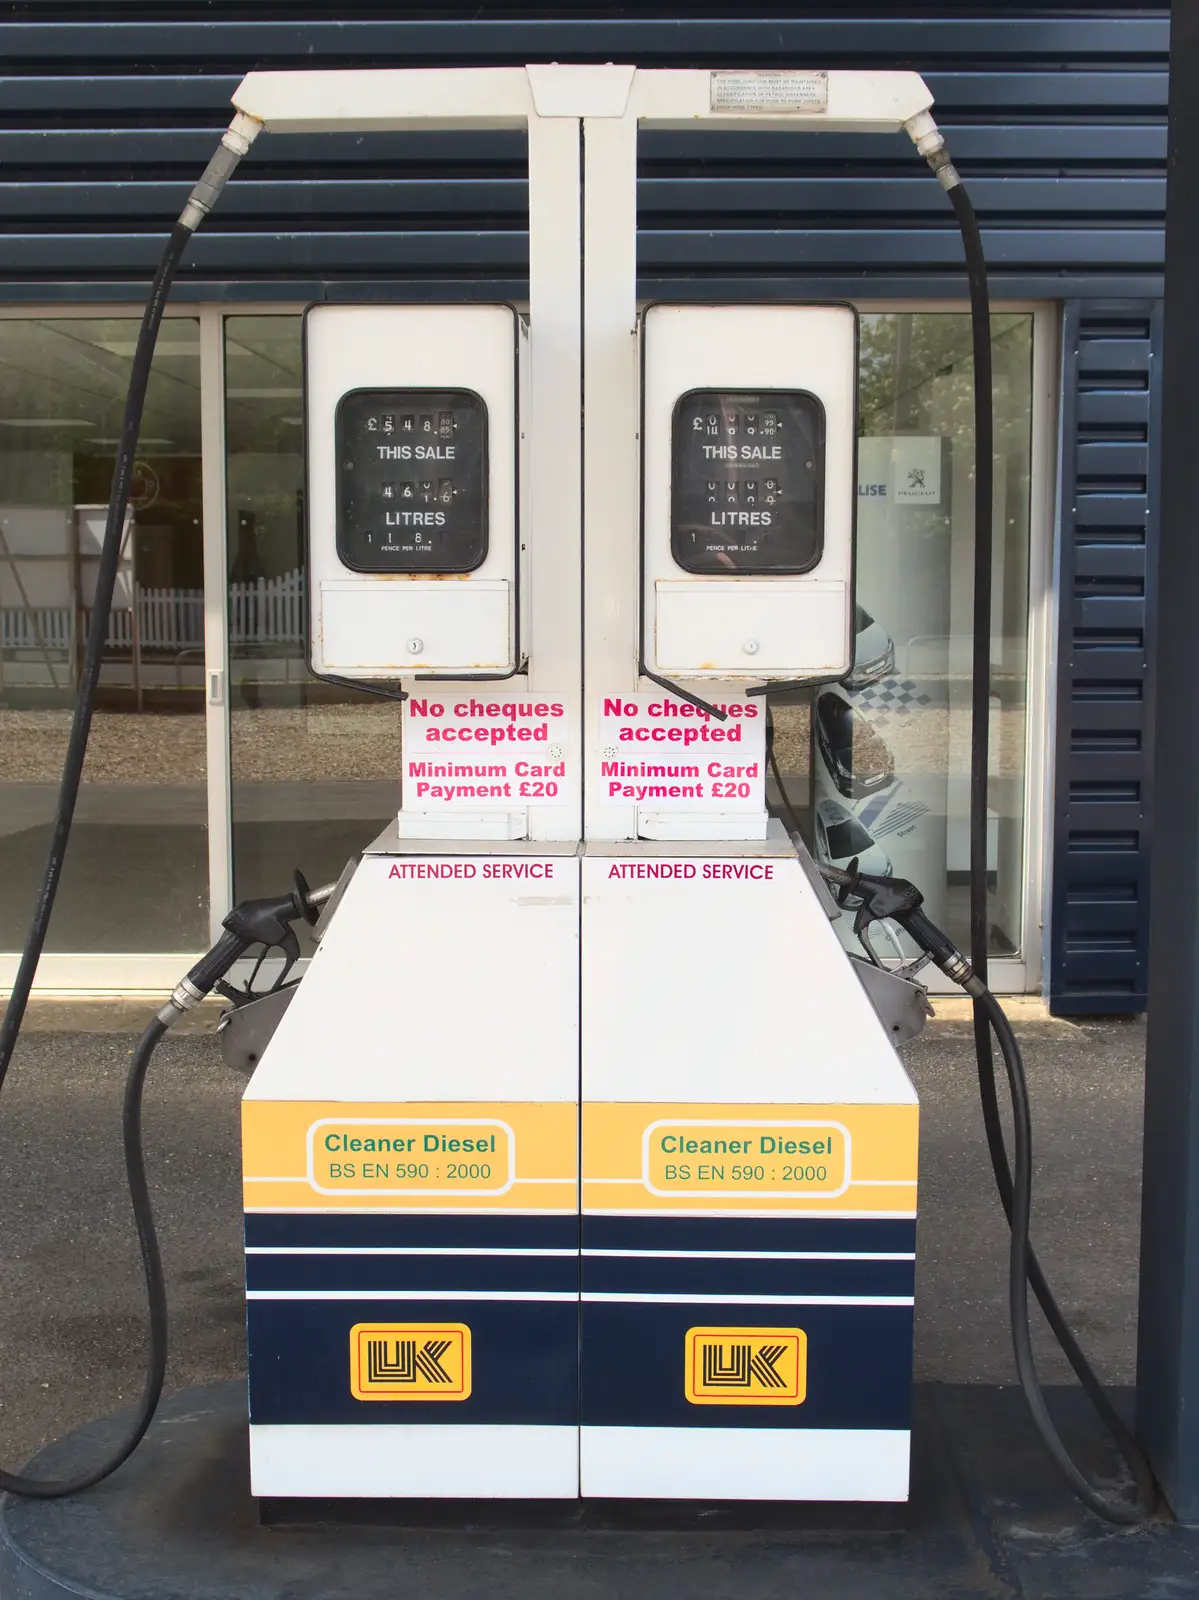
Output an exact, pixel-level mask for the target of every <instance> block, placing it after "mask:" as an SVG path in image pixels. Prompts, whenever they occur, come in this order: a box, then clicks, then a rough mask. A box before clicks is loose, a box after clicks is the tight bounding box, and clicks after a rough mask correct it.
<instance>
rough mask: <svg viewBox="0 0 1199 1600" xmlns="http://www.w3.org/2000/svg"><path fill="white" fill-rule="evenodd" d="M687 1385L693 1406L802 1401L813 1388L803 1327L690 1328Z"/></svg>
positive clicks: (688, 1333) (752, 1404)
mask: <svg viewBox="0 0 1199 1600" xmlns="http://www.w3.org/2000/svg"><path fill="white" fill-rule="evenodd" d="M684 1390H685V1393H686V1395H687V1399H688V1400H690V1402H691V1404H692V1405H693V1406H798V1405H801V1404H802V1403H803V1401H804V1399H805V1397H806V1395H807V1392H808V1336H807V1334H806V1333H805V1332H804V1331H803V1329H802V1328H688V1330H687V1339H686V1360H685V1375H684Z"/></svg>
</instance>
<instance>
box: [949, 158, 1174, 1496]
mask: <svg viewBox="0 0 1199 1600" xmlns="http://www.w3.org/2000/svg"><path fill="white" fill-rule="evenodd" d="M948 194H949V202H950V204H951V205H952V207H953V213H954V216H955V217H956V218H957V223H958V228H959V230H960V232H961V235H962V248H963V251H964V253H965V258H966V276H967V280H968V283H969V287H970V322H971V332H972V342H973V346H974V440H975V456H974V604H973V621H974V646H973V661H972V681H971V696H970V963H971V966H972V967H973V968H974V974H975V979H976V981H977V984H978V990H977V991H972V992H973V1000H974V1048H975V1055H976V1057H977V1060H978V1087H979V1098H980V1101H981V1103H982V1114H983V1129H984V1132H985V1134H986V1140H987V1151H988V1154H989V1156H990V1159H991V1169H992V1171H993V1172H994V1174H995V1184H996V1187H997V1189H998V1191H999V1198H1000V1203H1001V1204H1002V1206H1003V1210H1004V1215H1005V1216H1006V1217H1007V1220H1008V1224H1009V1226H1010V1228H1011V1235H1012V1253H1011V1263H1010V1265H1011V1275H1010V1283H1009V1294H1010V1301H1011V1322H1012V1341H1013V1348H1014V1353H1015V1358H1016V1371H1017V1374H1018V1376H1019V1379H1020V1384H1021V1387H1022V1388H1023V1390H1024V1394H1025V1398H1026V1400H1027V1402H1028V1407H1029V1410H1030V1412H1031V1414H1032V1419H1033V1422H1034V1424H1035V1426H1036V1429H1037V1432H1038V1433H1039V1434H1040V1436H1041V1440H1042V1442H1043V1444H1044V1445H1045V1448H1046V1450H1047V1451H1048V1452H1049V1455H1050V1457H1051V1458H1052V1460H1053V1463H1054V1465H1055V1466H1056V1467H1057V1469H1058V1471H1059V1472H1060V1473H1061V1475H1062V1477H1063V1478H1064V1479H1065V1480H1066V1482H1067V1484H1068V1485H1069V1486H1070V1488H1071V1489H1072V1490H1073V1491H1074V1493H1075V1494H1076V1495H1077V1496H1078V1498H1079V1499H1080V1500H1081V1501H1082V1502H1083V1503H1084V1505H1086V1506H1088V1507H1089V1508H1090V1509H1091V1510H1092V1511H1094V1512H1095V1513H1096V1514H1097V1515H1098V1516H1101V1517H1104V1518H1106V1519H1107V1520H1108V1521H1111V1522H1121V1523H1135V1522H1139V1521H1142V1520H1143V1519H1144V1518H1145V1517H1147V1516H1149V1515H1151V1514H1152V1512H1153V1510H1154V1507H1155V1506H1156V1503H1157V1486H1156V1484H1155V1482H1154V1477H1153V1470H1152V1468H1151V1467H1150V1465H1149V1462H1148V1459H1147V1458H1146V1456H1145V1453H1144V1451H1143V1450H1142V1449H1141V1447H1140V1445H1139V1444H1138V1443H1137V1441H1136V1439H1135V1438H1134V1436H1133V1434H1132V1432H1131V1430H1130V1429H1129V1428H1128V1427H1127V1426H1126V1425H1125V1423H1124V1421H1123V1419H1122V1418H1121V1417H1120V1415H1119V1413H1118V1412H1117V1411H1116V1409H1115V1407H1114V1406H1113V1405H1112V1403H1111V1401H1110V1400H1109V1398H1108V1396H1107V1393H1106V1391H1105V1390H1104V1387H1103V1385H1102V1383H1101V1382H1100V1381H1099V1378H1098V1377H1097V1376H1096V1374H1095V1372H1094V1369H1093V1368H1092V1367H1091V1365H1090V1363H1089V1362H1088V1360H1087V1358H1086V1356H1085V1355H1084V1354H1083V1352H1082V1350H1081V1348H1080V1346H1079V1344H1078V1341H1077V1339H1075V1337H1074V1335H1073V1333H1072V1332H1071V1330H1070V1327H1069V1325H1068V1323H1067V1322H1066V1319H1065V1317H1064V1316H1063V1314H1062V1311H1061V1308H1060V1307H1059V1306H1058V1304H1057V1301H1056V1299H1055V1298H1054V1295H1053V1292H1052V1290H1051V1289H1050V1287H1049V1283H1048V1281H1047V1279H1046V1277H1045V1274H1044V1272H1043V1271H1042V1269H1041V1265H1040V1263H1039V1262H1038V1260H1037V1257H1036V1254H1035V1252H1034V1250H1033V1248H1032V1244H1031V1242H1030V1239H1029V1228H1030V1220H1031V1217H1030V1210H1031V1196H1032V1123H1031V1114H1030V1111H1029V1104H1028V1087H1027V1083H1026V1081H1025V1076H1024V1066H1023V1062H1022V1060H1021V1057H1020V1047H1019V1045H1018V1044H1017V1042H1016V1036H1015V1034H1014V1033H1013V1031H1012V1027H1011V1024H1010V1023H1009V1021H1008V1019H1007V1017H1006V1015H1005V1014H1004V1012H1003V1009H1002V1007H1001V1006H1000V1005H999V1002H998V1001H997V1000H996V999H995V996H994V995H993V994H992V993H991V991H990V989H989V988H988V987H987V956H988V935H989V917H988V908H987V802H988V793H987V788H988V769H989V749H988V746H989V727H990V713H991V571H992V562H993V532H992V527H993V518H994V511H993V504H994V502H993V495H994V411H993V399H992V389H993V378H992V371H991V304H990V293H989V289H988V284H987V264H986V258H985V255H984V253H983V244H982V236H981V234H980V232H979V227H978V219H977V217H976V216H975V212H974V207H973V205H972V204H971V201H970V196H969V195H968V194H967V192H966V186H965V184H963V183H962V182H961V181H960V179H959V181H958V182H957V183H955V184H953V185H952V187H950V188H949V189H948ZM992 1031H994V1035H995V1038H996V1039H997V1040H998V1042H999V1046H1000V1051H1001V1053H1002V1055H1003V1060H1004V1065H1005V1068H1006V1072H1007V1079H1008V1089H1009V1092H1010V1095H1011V1102H1012V1117H1013V1130H1014V1145H1015V1161H1014V1163H1009V1161H1008V1153H1007V1147H1006V1145H1005V1142H1004V1135H1003V1121H1002V1118H1001V1116H1000V1112H999V1097H998V1093H997V1089H996V1082H995V1057H994V1053H993V1051H992V1048H991V1035H992ZM1030 1283H1031V1285H1032V1289H1033V1293H1034V1294H1035V1295H1036V1297H1037V1300H1038V1302H1039V1303H1040V1306H1041V1309H1042V1311H1043V1312H1044V1313H1045V1319H1046V1321H1047V1322H1048V1324H1049V1326H1050V1328H1051V1329H1052V1331H1053V1335H1054V1337H1055V1339H1056V1340H1057V1342H1058V1344H1059V1345H1060V1347H1061V1349H1062V1351H1063V1353H1064V1355H1065V1356H1066V1359H1067V1360H1068V1361H1069V1363H1070V1365H1071V1367H1072V1368H1073V1369H1074V1372H1075V1373H1076V1375H1077V1377H1078V1380H1079V1383H1080V1384H1081V1386H1082V1388H1083V1390H1084V1392H1085V1393H1086V1396H1087V1398H1088V1399H1089V1400H1090V1402H1091V1404H1092V1406H1093V1407H1094V1409H1095V1412H1096V1414H1097V1415H1098V1416H1099V1418H1100V1420H1101V1421H1102V1423H1103V1425H1104V1427H1105V1428H1106V1429H1107V1431H1108V1433H1109V1434H1110V1435H1111V1437H1112V1439H1113V1440H1114V1442H1115V1444H1116V1447H1117V1449H1118V1450H1119V1451H1120V1454H1121V1455H1122V1456H1123V1458H1124V1460H1125V1461H1126V1462H1127V1464H1128V1467H1129V1470H1130V1471H1131V1472H1132V1474H1133V1478H1134V1480H1135V1482H1136V1486H1137V1497H1136V1503H1135V1504H1132V1505H1129V1504H1123V1503H1118V1502H1115V1501H1112V1500H1110V1499H1108V1498H1107V1497H1106V1496H1105V1495H1103V1494H1101V1493H1100V1492H1099V1491H1098V1490H1097V1489H1096V1488H1095V1487H1094V1485H1093V1484H1092V1483H1090V1482H1089V1480H1088V1479H1087V1478H1086V1477H1085V1476H1084V1474H1083V1473H1082V1472H1081V1471H1080V1470H1079V1469H1078V1467H1077V1466H1076V1464H1075V1463H1074V1461H1073V1459H1072V1458H1071V1456H1070V1454H1069V1451H1068V1450H1067V1449H1066V1446H1065V1445H1064V1443H1063V1442H1062V1438H1061V1435H1060V1434H1059V1433H1058V1431H1057V1428H1056V1427H1055V1426H1054V1423H1053V1420H1052V1418H1051V1417H1050V1415H1049V1412H1048V1409H1047V1408H1046V1405H1045V1397H1044V1394H1043V1392H1042V1389H1041V1385H1040V1382H1039V1380H1038V1378H1037V1372H1036V1365H1035V1363H1034V1361H1033V1354H1032V1344H1031V1339H1030V1336H1029V1326H1028V1288H1029V1284H1030Z"/></svg>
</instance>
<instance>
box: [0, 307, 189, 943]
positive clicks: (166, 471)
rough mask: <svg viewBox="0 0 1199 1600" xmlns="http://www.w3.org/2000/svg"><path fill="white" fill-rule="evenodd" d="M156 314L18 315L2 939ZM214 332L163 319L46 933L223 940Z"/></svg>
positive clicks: (33, 873)
mask: <svg viewBox="0 0 1199 1600" xmlns="http://www.w3.org/2000/svg"><path fill="white" fill-rule="evenodd" d="M138 326H139V324H138V320H137V319H136V318H125V317H102V318H94V319H82V318H81V319H74V318H61V319H44V320H42V319H32V318H31V319H27V320H26V319H21V320H17V319H14V320H11V321H9V320H0V941H2V944H0V948H4V949H6V950H14V949H19V948H20V947H21V945H22V944H23V942H24V938H25V932H26V928H27V925H28V920H29V916H30V913H31V911H32V909H33V902H34V897H35V895H36V892H37V886H38V884H39V883H40V880H41V873H42V868H43V863H44V860H45V854H46V849H47V846H48V843H49V835H50V823H51V819H52V816H53V810H54V804H55V800H56V798H57V793H58V783H59V778H60V776H61V771H62V762H63V757H64V754H65V751H66V740H67V731H68V728H69V725H70V718H71V710H70V708H71V706H72V704H73V700H74V692H75V684H76V678H77V673H78V670H79V664H80V659H81V655H82V650H83V644H84V640H85V638H86V634H87V628H88V623H89V619H90V614H91V606H92V601H93V597H94V593H95V575H96V565H97V559H98V556H99V551H100V542H101V539H102V536H103V531H104V523H105V513H106V506H107V501H108V494H109V485H110V481H111V478H112V469H113V458H114V451H115V446H116V443H117V435H118V433H119V430H120V426H121V418H122V414H123V412H124V408H125V390H126V387H127V384H128V381H129V372H130V366H131V362H132V356H133V349H134V344H135V342H136V339H137V333H138ZM203 614H204V594H203V555H202V529H201V510H200V346H199V330H198V325H197V323H196V322H195V321H194V320H193V319H191V318H171V319H169V320H168V321H167V322H166V323H164V325H163V329H162V333H161V336H160V338H159V341H158V349H157V352H156V354H155V358H154V368H153V372H152V375H151V378H150V384H149V391H148V393H147V397H146V409H145V416H144V421H143V424H142V436H141V443H140V447H139V453H138V458H137V465H136V470H135V473H134V480H133V496H132V501H131V509H130V514H129V520H128V523H127V527H126V534H125V542H124V547H123V553H122V559H121V566H120V572H119V576H118V580H117V587H116V593H115V596H114V600H113V613H112V619H111V622H110V625H109V631H108V641H107V654H106V657H105V661H104V668H103V673H102V677H101V683H100V693H99V698H98V701H97V708H96V715H95V720H94V722H93V725H92V736H91V744H90V747H89V751H88V759H87V765H86V767H85V769H84V773H83V786H82V789H81V792H80V796H79V805H78V809H77V812H76V821H75V828H74V832H73V834H72V837H71V846H70V849H69V851H68V852H67V858H66V866H65V870H64V872H63V877H62V882H61V886H60V889H59V894H58V901H57V905H56V908H55V913H54V919H53V921H52V923H51V925H50V935H49V939H48V941H47V949H49V950H54V951H68V950H69V951H78V952H118V951H149V950H155V951H157V950H181V951H190V950H196V949H202V948H203V947H205V946H206V945H207V943H208V847H207V838H206V826H207V805H206V798H205V754H204V717H203V711H204V655H203V641H204V635H203Z"/></svg>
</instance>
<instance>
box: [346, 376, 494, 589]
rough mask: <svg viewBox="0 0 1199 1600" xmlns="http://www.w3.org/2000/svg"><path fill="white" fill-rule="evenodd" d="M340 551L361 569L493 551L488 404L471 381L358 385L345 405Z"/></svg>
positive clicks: (441, 568) (460, 567) (461, 561)
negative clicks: (443, 385) (438, 385)
mask: <svg viewBox="0 0 1199 1600" xmlns="http://www.w3.org/2000/svg"><path fill="white" fill-rule="evenodd" d="M336 448H337V554H338V555H339V557H340V558H341V560H342V561H343V562H344V563H345V565H346V566H347V567H351V568H353V569H354V571H356V572H412V573H419V572H471V571H473V570H474V569H475V568H476V567H477V566H479V565H480V564H481V563H482V561H483V560H484V558H485V557H486V555H487V407H486V405H485V404H484V402H483V400H482V399H481V398H480V397H479V395H477V394H474V393H472V392H471V391H470V390H469V389H354V390H351V391H350V393H348V394H346V395H343V396H342V398H341V401H340V403H339V404H338V407H337V446H336Z"/></svg>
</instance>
